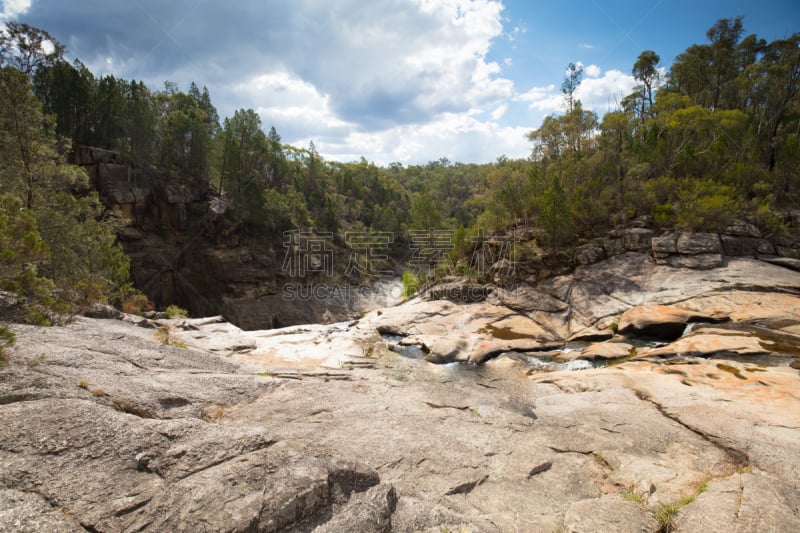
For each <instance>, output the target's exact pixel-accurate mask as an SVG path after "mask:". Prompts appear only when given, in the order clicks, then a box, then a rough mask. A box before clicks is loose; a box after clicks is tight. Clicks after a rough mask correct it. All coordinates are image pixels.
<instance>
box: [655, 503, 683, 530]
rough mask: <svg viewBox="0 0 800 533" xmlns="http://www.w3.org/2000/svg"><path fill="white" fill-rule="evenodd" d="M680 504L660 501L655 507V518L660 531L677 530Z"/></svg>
mask: <svg viewBox="0 0 800 533" xmlns="http://www.w3.org/2000/svg"><path fill="white" fill-rule="evenodd" d="M678 511H680V506H679V505H678V504H675V503H660V504H658V505H657V506H656V507H655V509H654V514H655V519H656V522H657V523H658V528H659V529H658V531H659V532H660V533H669V532H670V531H675V517H676V516H677V514H678Z"/></svg>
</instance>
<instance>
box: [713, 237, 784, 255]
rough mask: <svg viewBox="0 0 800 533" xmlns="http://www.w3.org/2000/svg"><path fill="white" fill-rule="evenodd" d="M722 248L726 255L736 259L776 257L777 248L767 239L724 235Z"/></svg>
mask: <svg viewBox="0 0 800 533" xmlns="http://www.w3.org/2000/svg"><path fill="white" fill-rule="evenodd" d="M720 238H721V239H722V247H723V249H724V250H725V255H728V256H735V257H743V256H750V257H758V256H760V255H775V247H774V246H773V245H772V243H771V242H769V241H768V240H767V239H762V238H758V237H739V236H732V235H722V236H721V237H720Z"/></svg>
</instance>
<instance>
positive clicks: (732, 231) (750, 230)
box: [723, 220, 761, 239]
mask: <svg viewBox="0 0 800 533" xmlns="http://www.w3.org/2000/svg"><path fill="white" fill-rule="evenodd" d="M723 233H724V234H725V235H732V236H735V237H753V238H756V239H760V238H761V231H760V230H759V229H758V228H757V227H755V226H754V225H753V224H750V223H749V222H745V221H744V220H733V221H731V223H730V224H728V227H726V228H725V231H724V232H723Z"/></svg>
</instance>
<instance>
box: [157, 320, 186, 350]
mask: <svg viewBox="0 0 800 533" xmlns="http://www.w3.org/2000/svg"><path fill="white" fill-rule="evenodd" d="M173 333H174V329H173V327H172V326H170V325H166V326H161V327H160V328H158V329H157V330H156V332H155V337H156V340H157V341H158V342H160V343H161V344H166V345H167V346H175V347H176V348H186V347H187V346H186V343H185V342H183V341H181V340H178V339H175V338H174V337H173Z"/></svg>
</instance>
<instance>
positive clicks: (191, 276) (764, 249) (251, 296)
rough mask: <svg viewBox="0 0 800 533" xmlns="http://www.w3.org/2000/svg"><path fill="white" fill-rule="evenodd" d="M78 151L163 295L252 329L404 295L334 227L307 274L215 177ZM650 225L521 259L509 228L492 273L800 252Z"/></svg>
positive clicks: (504, 276) (328, 318)
mask: <svg viewBox="0 0 800 533" xmlns="http://www.w3.org/2000/svg"><path fill="white" fill-rule="evenodd" d="M76 162H77V163H78V164H81V165H83V166H84V167H85V168H86V169H87V170H88V172H89V174H90V176H91V177H92V179H93V181H94V184H95V187H96V189H97V190H98V191H99V192H100V194H101V197H102V198H103V200H104V202H105V203H106V205H108V206H110V207H113V208H115V209H116V210H117V211H118V212H119V213H120V214H121V216H122V217H123V219H124V221H125V222H126V226H125V227H124V228H122V230H121V231H120V233H119V238H120V240H121V241H122V244H123V247H124V249H125V251H126V253H127V254H128V256H129V257H130V258H131V263H132V267H133V278H134V282H135V285H136V287H137V288H139V289H140V290H142V291H143V292H144V293H145V294H147V295H148V297H149V298H150V299H151V300H153V301H154V302H155V303H156V304H158V305H159V306H166V305H168V304H171V303H177V304H179V305H181V306H182V307H186V308H187V309H189V311H190V312H191V314H192V315H194V316H203V315H216V314H222V315H223V316H225V317H226V319H228V320H229V321H231V322H232V323H234V324H237V325H238V326H240V327H242V328H244V329H263V328H275V327H283V326H288V325H294V324H305V323H321V322H326V323H330V322H334V321H337V320H344V319H347V318H351V317H354V316H357V315H359V314H362V313H363V312H364V311H365V310H369V309H373V308H375V307H376V306H380V305H386V304H389V303H391V302H393V301H396V299H397V297H398V296H399V293H398V291H397V290H393V288H394V287H393V286H392V285H388V286H387V285H383V286H378V287H374V286H364V285H363V284H361V283H360V282H359V280H358V279H357V278H347V277H346V276H344V274H343V272H344V270H345V267H346V266H347V265H348V264H349V262H350V260H351V257H350V253H349V251H348V250H346V249H344V248H342V247H341V246H338V245H337V244H336V242H335V240H334V239H327V240H325V241H324V242H323V243H321V245H322V246H323V247H324V250H323V252H324V253H325V254H326V255H325V257H323V258H322V259H323V260H325V261H329V262H330V263H332V264H333V265H335V267H334V268H333V269H331V270H326V268H311V269H309V271H307V272H305V273H303V274H302V275H300V274H299V273H298V271H297V269H295V268H293V265H292V264H291V261H292V260H293V259H298V258H299V259H301V260H305V256H303V257H298V256H296V254H297V245H298V243H297V242H295V241H292V240H291V238H290V237H284V236H247V235H244V234H243V232H242V231H241V228H239V227H238V226H237V224H236V223H234V222H232V219H231V217H230V216H226V213H225V212H226V205H225V203H224V202H223V201H222V200H220V199H219V198H216V197H214V195H213V194H211V193H210V191H209V188H208V184H207V183H198V182H185V181H184V182H181V181H180V180H175V179H172V180H170V179H166V177H165V176H163V175H161V174H160V173H159V172H157V171H156V170H155V169H134V168H132V167H131V166H130V165H127V164H123V163H122V162H121V161H120V158H119V155H118V154H117V153H115V152H111V151H108V150H101V149H97V148H88V147H82V148H80V149H79V150H78V152H77V154H76ZM794 218H797V219H800V217H798V216H795V217H794ZM793 221H794V222H797V220H793ZM648 226H650V224H649V221H648V219H647V218H646V217H645V218H642V219H638V220H636V221H634V223H633V224H632V227H629V228H627V229H625V230H621V231H616V232H612V233H610V234H609V235H608V236H607V237H605V238H602V239H596V240H594V241H592V242H590V243H588V244H585V245H583V246H580V247H578V248H577V249H576V250H575V252H574V254H573V255H572V256H570V255H567V254H566V253H555V254H545V255H544V256H543V257H536V258H530V257H528V258H525V259H523V260H520V261H518V262H513V261H511V260H510V259H511V258H509V257H508V254H507V253H505V254H504V253H502V250H501V249H502V248H503V247H504V246H507V243H506V242H505V241H504V240H503V239H502V238H497V239H493V240H492V239H490V240H489V241H487V242H485V243H484V245H485V246H487V247H489V249H490V250H489V254H488V256H491V257H494V258H496V259H497V260H496V261H493V262H491V263H489V264H486V265H483V266H484V267H485V268H484V270H485V273H486V274H487V276H486V277H487V278H488V279H489V280H490V281H491V282H493V283H495V284H498V285H502V286H508V285H512V284H514V283H518V282H527V283H530V284H535V283H538V282H540V281H542V280H545V279H553V278H554V277H557V276H558V275H560V274H566V273H569V272H571V271H573V270H574V269H575V268H576V267H581V266H586V265H591V264H595V263H598V262H600V261H603V260H605V259H609V258H614V257H617V256H620V255H622V254H626V253H647V254H649V255H651V256H652V257H653V258H654V259H655V261H656V262H657V263H658V264H663V265H670V266H673V267H687V268H691V269H701V270H704V269H710V268H716V267H720V266H722V265H723V264H724V263H725V262H726V260H727V259H728V258H736V257H752V258H766V259H772V260H780V261H783V262H784V265H794V264H795V261H796V260H800V244H799V242H800V241H798V240H796V239H793V238H784V239H783V240H775V239H772V240H771V239H767V238H765V237H764V236H762V234H761V233H760V231H759V230H758V228H756V227H755V226H753V225H752V224H748V223H746V222H743V221H737V222H735V223H733V224H731V226H730V227H728V228H727V229H726V230H725V231H724V232H722V233H721V234H683V233H678V232H669V231H667V232H656V231H655V230H653V229H651V228H650V227H648ZM793 227H794V228H797V227H798V224H796V223H795V224H794V226H793ZM534 238H535V234H534V233H533V231H532V230H531V229H530V228H521V229H519V230H518V231H516V232H515V234H514V239H515V240H516V241H518V243H519V244H520V245H521V246H525V245H526V243H528V242H531V241H532V240H533V239H534ZM534 242H535V241H534ZM492 246H494V249H491V247H492ZM376 289H377V290H376ZM473 296H474V295H470V294H465V295H463V297H466V298H472V297H473ZM481 298H482V297H481Z"/></svg>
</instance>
